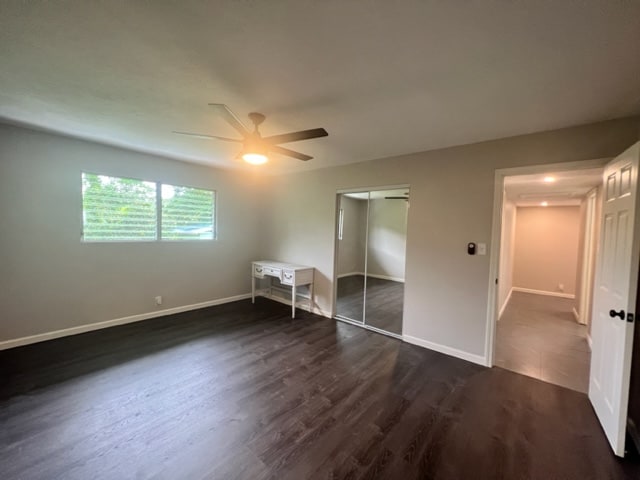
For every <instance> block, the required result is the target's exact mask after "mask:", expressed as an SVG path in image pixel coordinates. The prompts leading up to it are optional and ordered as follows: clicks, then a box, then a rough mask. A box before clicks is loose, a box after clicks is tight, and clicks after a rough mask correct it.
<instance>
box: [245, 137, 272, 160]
mask: <svg viewBox="0 0 640 480" xmlns="http://www.w3.org/2000/svg"><path fill="white" fill-rule="evenodd" d="M242 159H243V160H244V161H245V162H247V163H250V164H251V165H262V164H264V163H267V162H268V161H269V157H267V149H266V148H265V146H264V145H261V144H260V143H259V142H257V141H255V140H254V141H251V142H250V143H249V144H248V145H247V144H245V147H244V151H243V152H242Z"/></svg>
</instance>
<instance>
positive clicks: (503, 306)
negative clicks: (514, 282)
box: [498, 287, 513, 320]
mask: <svg viewBox="0 0 640 480" xmlns="http://www.w3.org/2000/svg"><path fill="white" fill-rule="evenodd" d="M512 293H513V287H511V289H510V290H509V293H508V294H507V298H505V300H504V303H503V304H502V306H501V307H500V311H499V312H498V320H500V317H501V316H502V314H503V313H504V309H505V308H507V304H508V303H509V300H511V294H512Z"/></svg>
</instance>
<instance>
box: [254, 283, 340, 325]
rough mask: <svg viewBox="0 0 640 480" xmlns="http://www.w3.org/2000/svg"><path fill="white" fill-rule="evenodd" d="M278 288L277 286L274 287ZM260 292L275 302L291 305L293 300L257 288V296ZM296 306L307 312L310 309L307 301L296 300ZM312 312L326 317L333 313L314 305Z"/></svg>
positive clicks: (262, 295)
mask: <svg viewBox="0 0 640 480" xmlns="http://www.w3.org/2000/svg"><path fill="white" fill-rule="evenodd" d="M274 288H277V287H274ZM280 291H282V289H280ZM258 292H261V293H260V296H261V297H264V298H266V299H268V300H273V301H275V302H279V303H284V304H285V305H289V306H291V300H289V299H288V298H283V297H279V296H277V295H269V293H268V292H267V291H266V290H265V291H263V290H256V296H258ZM299 296H300V295H296V297H299ZM249 297H251V295H249ZM303 298H307V299H308V298H309V297H303ZM296 308H299V309H301V310H304V311H305V312H308V311H309V304H308V303H307V302H304V303H302V302H298V301H296ZM310 313H314V314H316V315H320V316H322V317H326V318H332V317H331V313H329V312H325V311H324V310H321V309H320V308H319V307H313V311H312V312H310Z"/></svg>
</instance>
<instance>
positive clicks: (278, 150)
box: [269, 145, 313, 162]
mask: <svg viewBox="0 0 640 480" xmlns="http://www.w3.org/2000/svg"><path fill="white" fill-rule="evenodd" d="M269 150H270V151H271V152H275V153H279V154H280V155H286V156H287V157H293V158H297V159H298V160H303V161H305V162H306V161H307V160H311V159H312V158H313V157H311V156H309V155H305V154H304V153H300V152H296V151H294V150H289V149H288V148H283V147H277V146H275V145H270V146H269Z"/></svg>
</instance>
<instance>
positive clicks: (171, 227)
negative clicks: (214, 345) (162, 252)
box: [162, 185, 214, 240]
mask: <svg viewBox="0 0 640 480" xmlns="http://www.w3.org/2000/svg"><path fill="white" fill-rule="evenodd" d="M213 200H214V199H213V192H212V191H210V190H201V189H199V188H190V187H177V186H173V185H162V239H163V240H197V239H209V240H210V239H212V238H214V235H213V234H214V232H213V227H214V224H213V213H214V212H213V205H214V202H213Z"/></svg>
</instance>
